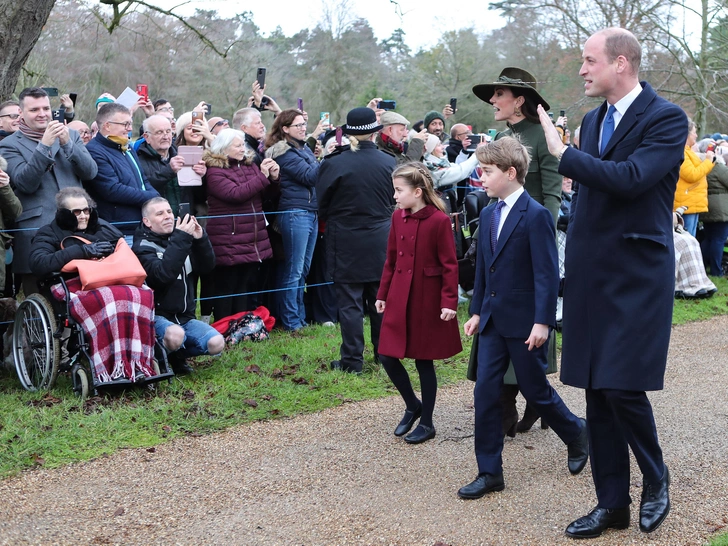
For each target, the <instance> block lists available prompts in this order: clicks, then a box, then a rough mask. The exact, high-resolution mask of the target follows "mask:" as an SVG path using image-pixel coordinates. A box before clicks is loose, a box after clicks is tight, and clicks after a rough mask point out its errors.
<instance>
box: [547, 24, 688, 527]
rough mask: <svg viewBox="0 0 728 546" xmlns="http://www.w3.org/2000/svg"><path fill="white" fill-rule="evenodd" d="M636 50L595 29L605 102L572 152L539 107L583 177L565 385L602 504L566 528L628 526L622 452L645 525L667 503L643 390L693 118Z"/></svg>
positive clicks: (659, 360)
mask: <svg viewBox="0 0 728 546" xmlns="http://www.w3.org/2000/svg"><path fill="white" fill-rule="evenodd" d="M640 58H641V48H640V45H639V42H638V41H637V39H636V38H635V37H634V36H633V35H632V34H631V33H630V32H628V31H626V30H623V29H618V28H610V29H606V30H602V31H599V32H597V33H596V34H594V35H592V36H591V37H590V38H589V39H588V40H587V42H586V44H585V45H584V52H583V60H584V62H583V64H582V67H581V70H580V72H579V74H580V75H581V76H582V77H583V78H584V89H585V94H586V95H587V96H590V97H604V98H605V99H606V101H605V102H604V103H603V104H602V105H601V106H600V107H599V108H596V109H595V110H592V111H591V112H589V113H588V114H587V115H586V116H585V117H584V121H583V123H582V126H581V142H580V144H581V147H580V150H577V149H576V148H567V147H565V146H564V145H563V144H562V143H561V141H560V140H559V137H558V133H557V132H556V130H555V129H554V127H553V124H552V123H551V121H550V120H549V118H548V116H547V115H546V113H545V112H544V111H543V109H542V108H540V107H539V115H540V117H541V123H542V125H543V127H544V131H545V132H546V137H547V141H548V145H549V151H550V152H551V153H552V154H554V155H555V156H556V157H558V158H559V159H560V164H559V172H560V173H561V174H563V175H564V176H568V177H570V178H572V179H573V180H574V181H576V182H578V186H579V190H578V194H577V196H576V197H575V198H574V202H573V203H572V209H571V220H570V223H569V232H568V236H567V244H566V263H565V268H566V281H565V285H564V318H563V355H562V361H561V380H562V381H563V382H564V383H566V384H567V385H572V386H575V387H580V388H583V389H586V402H587V423H588V427H589V445H590V453H589V454H590V458H591V465H592V475H593V479H594V484H595V486H596V493H597V499H598V505H597V507H596V508H595V509H594V510H592V512H591V513H589V514H588V515H587V516H584V517H582V518H579V519H578V520H576V521H574V522H573V523H572V524H571V525H569V527H568V528H567V529H566V534H567V535H569V536H572V537H575V538H592V537H596V536H599V535H600V534H601V533H602V531H604V530H605V529H607V528H610V527H611V528H618V529H623V528H626V527H627V526H629V521H630V510H629V505H630V502H631V498H630V495H629V486H630V477H629V465H630V462H629V448H631V449H632V452H633V453H634V456H635V459H636V460H637V463H638V465H639V467H640V470H641V472H642V475H643V489H642V500H641V503H640V529H641V530H642V531H643V532H651V531H654V530H655V529H656V528H657V527H658V526H659V525H660V524H661V523H662V521H663V520H664V519H665V517H666V516H667V513H668V512H669V509H670V501H669V494H668V487H669V473H668V470H667V467H666V466H665V464H664V462H663V457H662V450H661V449H660V445H659V443H658V439H657V430H656V427H655V420H654V417H653V414H652V407H651V405H650V402H649V400H648V398H647V395H646V393H645V391H652V390H660V389H662V388H663V379H664V375H665V366H666V360H667V349H668V345H669V341H670V328H671V320H672V306H673V289H674V281H675V269H674V268H675V263H674V249H673V243H672V240H673V239H672V204H673V199H674V195H675V187H676V183H677V179H678V174H679V171H680V165H681V163H682V161H683V148H684V146H685V140H686V138H687V130H688V122H687V118H686V116H685V113H684V112H683V111H682V110H681V109H680V108H679V107H678V106H676V105H674V104H672V103H670V102H668V101H666V100H665V99H663V98H661V97H659V96H657V94H656V93H655V91H654V90H653V89H652V87H650V85H649V84H647V83H646V82H640V81H639V77H638V70H639V64H640Z"/></svg>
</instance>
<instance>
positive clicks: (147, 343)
mask: <svg viewBox="0 0 728 546" xmlns="http://www.w3.org/2000/svg"><path fill="white" fill-rule="evenodd" d="M66 285H67V286H68V290H69V292H70V293H71V294H70V298H71V301H70V303H69V308H70V311H71V316H72V317H73V319H74V320H76V322H78V323H79V324H80V325H81V327H82V328H83V331H84V333H85V334H86V340H87V341H88V343H89V353H90V355H91V360H92V362H91V366H92V367H93V369H94V372H95V375H96V379H97V380H98V381H100V382H102V383H106V382H109V381H113V380H115V379H131V380H132V381H134V380H135V376H136V375H137V374H136V372H139V371H140V372H142V373H143V374H144V375H145V376H146V377H151V376H153V375H154V369H153V367H152V358H153V356H154V293H153V292H152V291H151V290H150V289H149V288H147V287H146V286H142V287H141V288H137V287H136V286H129V285H122V286H107V287H103V288H97V289H96V290H81V281H80V280H79V279H78V277H76V278H74V279H71V280H69V281H67V282H66ZM51 292H52V293H53V297H54V298H56V299H57V300H59V301H63V300H64V299H65V293H64V290H63V285H61V284H60V283H59V284H55V285H53V286H52V287H51Z"/></svg>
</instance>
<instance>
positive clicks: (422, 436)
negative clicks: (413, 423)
mask: <svg viewBox="0 0 728 546" xmlns="http://www.w3.org/2000/svg"><path fill="white" fill-rule="evenodd" d="M434 437H435V427H428V426H425V425H417V428H416V429H414V430H413V431H412V432H410V433H409V434H408V435H407V436H405V437H404V441H405V442H407V443H408V444H421V443H422V442H426V441H427V440H430V439H432V438H434Z"/></svg>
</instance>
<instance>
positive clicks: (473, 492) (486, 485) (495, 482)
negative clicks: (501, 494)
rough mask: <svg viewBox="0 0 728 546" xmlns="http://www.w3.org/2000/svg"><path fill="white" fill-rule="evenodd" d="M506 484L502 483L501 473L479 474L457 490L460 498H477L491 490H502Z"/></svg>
mask: <svg viewBox="0 0 728 546" xmlns="http://www.w3.org/2000/svg"><path fill="white" fill-rule="evenodd" d="M505 487H506V485H505V483H503V473H502V472H501V473H500V474H497V475H494V474H480V475H479V476H478V477H477V478H475V481H473V482H470V483H469V484H468V485H464V486H463V487H461V488H460V489H459V490H458V497H460V498H461V499H467V500H470V499H479V498H480V497H482V496H484V495H485V494H486V493H490V492H491V491H503V490H504V489H505Z"/></svg>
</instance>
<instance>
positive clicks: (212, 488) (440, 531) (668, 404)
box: [0, 317, 728, 546]
mask: <svg viewBox="0 0 728 546" xmlns="http://www.w3.org/2000/svg"><path fill="white" fill-rule="evenodd" d="M726 332H728V317H721V318H717V319H714V320H711V321H707V322H702V323H693V324H688V325H685V326H680V327H677V328H675V329H674V331H673V340H672V345H671V349H670V364H669V365H668V371H667V377H666V389H665V390H664V391H662V392H660V393H655V394H653V395H652V396H651V399H652V402H653V405H654V407H655V414H656V417H657V425H658V431H659V433H660V438H661V443H662V446H663V450H664V452H665V459H666V462H667V464H668V465H669V467H670V473H671V476H672V487H671V497H672V502H673V505H672V512H671V514H670V516H669V517H668V519H667V520H666V521H665V523H664V524H663V526H662V527H661V528H660V529H659V530H658V531H656V532H655V533H653V534H652V535H645V534H642V533H640V531H639V529H638V526H637V506H638V503H639V497H640V487H641V476H640V474H639V472H638V471H637V468H636V466H635V465H634V464H633V479H632V485H633V491H632V498H633V500H634V504H633V507H634V509H633V517H632V526H631V527H630V529H629V530H627V531H618V532H615V531H609V532H607V533H605V534H604V535H603V536H602V537H601V538H599V539H595V540H592V541H588V543H589V544H602V545H604V544H609V545H615V544H620V545H621V544H659V545H672V544H674V545H685V544H695V545H697V544H702V543H704V542H705V541H706V539H707V537H709V536H710V535H711V534H713V533H714V532H715V531H716V530H719V529H722V530H723V531H725V530H728V401H727V400H728V392H727V390H728V389H727V385H728V368H727V367H726V355H728V336H726ZM555 383H556V384H555V387H556V388H557V390H558V391H559V392H560V393H561V395H562V397H563V398H564V400H565V401H566V403H567V405H569V406H570V407H571V408H572V410H574V411H575V412H576V413H577V414H579V415H583V414H584V400H583V393H582V391H579V390H576V389H572V388H568V387H564V386H563V385H561V384H560V383H558V381H555ZM521 409H522V407H521ZM402 410H403V408H402V406H401V402H400V401H399V399H398V398H396V397H390V398H388V399H384V400H375V401H370V402H362V403H356V404H347V405H344V406H341V407H338V408H334V409H331V410H327V411H324V412H321V413H317V414H314V415H304V416H301V417H297V418H295V419H289V420H276V421H268V422H259V423H254V424H252V425H246V426H239V427H237V428H234V429H231V430H228V431H226V432H223V433H219V434H214V435H211V436H206V437H202V438H186V439H181V440H177V441H173V442H170V443H168V444H165V445H161V446H159V447H157V448H155V449H150V450H144V449H134V450H124V451H122V452H120V453H117V454H115V455H113V456H110V457H107V458H102V459H99V460H95V461H92V462H89V463H83V464H76V465H70V466H67V467H64V468H61V469H56V470H44V469H38V470H33V471H30V472H27V473H24V474H23V475H21V476H19V477H16V478H11V479H7V480H4V481H1V482H0V544H13V545H15V544H44V545H45V544H125V545H126V544H246V545H253V544H255V545H263V544H266V545H267V544H275V545H277V544H281V545H288V544H306V545H350V544H367V545H369V544H372V545H373V544H376V545H380V544H382V545H384V544H398V545H426V546H432V545H434V544H436V543H437V542H438V541H440V542H441V543H442V544H447V545H474V544H488V545H496V544H504V545H512V544H524V545H526V544H528V545H531V544H538V545H550V544H573V542H572V541H571V540H570V539H568V538H566V537H565V536H564V534H563V531H564V528H565V527H566V525H567V524H568V523H569V522H570V521H571V520H573V519H575V518H576V517H578V516H581V515H583V514H584V513H586V511H588V510H589V509H591V507H592V506H593V505H595V504H596V500H595V496H594V492H593V485H592V481H591V473H590V470H589V467H588V466H587V469H586V470H585V471H584V472H583V473H582V474H581V475H579V476H576V477H572V476H570V475H569V472H568V470H567V468H566V448H565V447H564V446H563V444H561V442H560V441H559V439H558V438H557V437H556V435H555V434H554V433H553V431H550V430H549V431H542V430H540V429H537V428H534V429H533V430H532V431H531V432H530V433H527V434H519V435H518V437H517V438H515V439H513V440H507V441H506V446H505V449H504V471H505V480H506V489H505V491H503V492H502V493H494V494H490V495H488V496H486V497H485V498H483V499H480V500H477V501H461V500H459V499H458V498H457V497H456V494H455V493H456V491H457V489H458V488H459V487H460V486H461V485H463V484H465V483H468V482H469V481H470V480H472V479H473V478H474V477H475V474H476V467H475V461H474V456H473V441H472V437H471V436H469V435H470V434H471V433H472V424H473V412H472V384H471V383H469V382H463V383H461V384H458V385H456V386H453V387H449V388H446V389H442V390H441V391H440V396H439V399H438V405H437V408H436V410H435V424H436V426H437V430H438V434H437V437H436V438H435V440H434V441H430V442H427V443H425V444H422V445H419V446H409V445H407V444H405V443H404V442H403V441H401V440H400V439H397V438H395V437H394V436H393V435H392V430H393V429H394V426H395V425H396V422H397V421H398V419H399V417H400V416H401V412H402Z"/></svg>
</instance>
